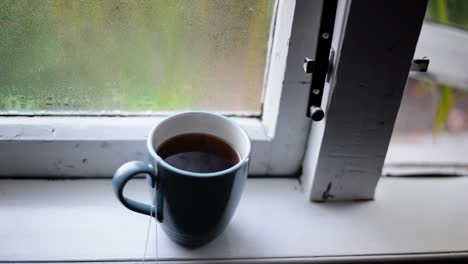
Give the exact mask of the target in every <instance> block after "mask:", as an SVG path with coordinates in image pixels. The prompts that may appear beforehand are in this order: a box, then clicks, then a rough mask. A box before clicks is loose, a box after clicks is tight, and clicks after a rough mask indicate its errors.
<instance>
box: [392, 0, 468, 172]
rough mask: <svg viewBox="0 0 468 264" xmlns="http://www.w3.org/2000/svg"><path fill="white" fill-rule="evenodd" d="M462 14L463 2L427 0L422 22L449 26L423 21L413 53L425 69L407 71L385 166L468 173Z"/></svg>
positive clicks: (466, 7)
mask: <svg viewBox="0 0 468 264" xmlns="http://www.w3.org/2000/svg"><path fill="white" fill-rule="evenodd" d="M434 10H436V11H437V12H436V11H434ZM467 18H468V1H464V0H447V1H439V0H436V1H434V0H432V1H430V2H429V7H428V12H427V14H426V21H429V20H430V21H438V22H442V23H444V24H447V25H450V26H449V27H445V26H444V27H440V26H437V25H434V24H431V23H425V24H424V25H423V28H422V31H421V35H420V39H419V42H418V46H417V49H416V55H415V56H416V57H417V58H420V57H421V56H427V57H428V58H429V59H430V63H429V70H428V72H427V73H411V74H410V78H409V80H408V82H407V85H406V88H405V92H404V95H403V100H402V102H401V106H400V110H399V113H398V117H397V121H396V124H395V127H394V130H393V136H392V139H391V142H390V147H389V150H388V153H387V159H386V165H395V166H397V167H398V166H400V168H399V170H400V171H402V172H405V173H407V172H409V173H410V174H411V171H413V172H414V173H416V174H418V173H419V172H422V173H424V174H425V173H431V172H435V173H447V174H453V173H456V174H463V173H466V172H468V72H467V71H466V69H467V67H468V48H467V47H468V31H463V30H459V28H458V27H460V28H465V29H468V23H467V22H468V20H467ZM452 25H455V26H456V27H457V28H455V27H452ZM401 166H403V167H404V166H408V168H410V167H411V166H413V167H414V168H413V170H412V169H409V170H406V171H405V170H401ZM418 166H419V169H416V167H418ZM428 166H433V167H430V168H431V169H428V168H429V167H428ZM432 168H434V170H433V169H432ZM431 170H432V171H431ZM384 171H385V170H384ZM461 172H462V173H461ZM388 173H389V174H392V171H391V170H390V171H388Z"/></svg>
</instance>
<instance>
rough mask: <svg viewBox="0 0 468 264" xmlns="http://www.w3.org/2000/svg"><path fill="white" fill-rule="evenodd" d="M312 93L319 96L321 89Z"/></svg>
mask: <svg viewBox="0 0 468 264" xmlns="http://www.w3.org/2000/svg"><path fill="white" fill-rule="evenodd" d="M312 93H313V94H315V95H318V94H319V93H320V90H319V89H314V90H312Z"/></svg>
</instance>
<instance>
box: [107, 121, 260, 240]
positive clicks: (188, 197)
mask: <svg viewBox="0 0 468 264" xmlns="http://www.w3.org/2000/svg"><path fill="white" fill-rule="evenodd" d="M186 133H205V134H210V135H214V136H217V137H219V138H221V139H223V140H224V141H225V142H227V143H229V144H230V145H231V147H233V148H234V149H235V150H236V151H237V152H238V153H239V156H240V158H239V160H240V161H239V162H238V163H237V164H235V165H234V166H232V167H230V168H228V169H226V170H223V171H218V172H213V173H194V172H189V171H184V170H180V169H178V168H175V167H173V166H171V165H169V164H168V163H166V162H165V161H164V160H163V159H162V158H161V157H160V156H159V155H158V153H157V152H156V150H157V149H158V146H159V145H160V144H162V143H163V142H164V141H166V140H167V139H169V138H172V137H174V136H177V135H181V134H186ZM147 148H148V153H149V162H148V163H146V162H142V161H130V162H127V163H125V164H124V165H122V166H121V167H120V168H119V169H118V170H117V171H116V172H115V174H114V177H113V179H112V186H113V189H114V192H115V194H116V195H117V198H118V199H119V200H120V202H121V203H122V204H123V205H124V206H126V207H127V208H128V209H130V210H132V211H135V212H138V213H142V214H146V215H153V216H156V219H157V220H158V221H159V222H160V223H161V226H162V228H163V230H164V231H165V232H166V234H167V235H168V236H169V238H171V239H172V240H173V241H175V242H176V243H178V244H180V245H183V246H186V247H198V246H201V245H203V244H206V243H208V242H210V241H211V240H213V239H214V238H216V237H217V236H218V235H219V234H221V233H222V232H223V231H224V229H225V228H226V226H227V225H228V224H229V222H230V220H231V218H232V216H233V214H234V211H235V210H236V208H237V205H238V203H239V200H240V197H241V195H242V192H243V189H244V185H245V183H246V180H247V174H248V167H249V159H250V158H249V157H250V150H251V142H250V139H249V137H248V136H247V133H246V132H245V131H244V130H243V129H242V128H240V127H239V126H238V125H237V124H236V123H234V122H233V121H232V120H230V119H228V118H226V117H224V116H221V115H218V114H213V113H207V112H187V113H181V114H176V115H173V116H170V117H168V118H166V119H165V120H163V121H162V122H161V123H160V124H159V125H157V126H156V127H154V128H153V129H152V130H151V132H150V133H149V136H148V139H147ZM139 174H146V175H148V176H147V177H148V183H149V184H148V185H149V188H151V190H152V191H153V193H154V191H155V193H156V195H155V197H153V199H155V200H154V201H153V202H155V204H156V212H154V211H153V209H152V208H153V207H152V206H151V205H149V204H144V203H141V202H137V201H135V200H132V199H130V198H127V197H125V196H124V194H123V189H124V187H125V185H126V183H127V182H128V181H129V180H130V179H132V178H133V177H134V176H136V175H139Z"/></svg>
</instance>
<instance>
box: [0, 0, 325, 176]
mask: <svg viewBox="0 0 468 264" xmlns="http://www.w3.org/2000/svg"><path fill="white" fill-rule="evenodd" d="M321 4H322V2H321V1H310V2H309V1H298V2H297V3H296V2H295V1H282V0H279V1H269V0H265V1H250V0H242V1H185V0H184V1H170V2H167V1H145V2H143V1H141V2H140V1H131V2H121V1H103V2H96V1H69V2H63V1H55V0H48V1H16V0H6V1H2V2H1V3H0V15H1V17H2V19H1V20H0V27H1V28H2V30H1V31H0V39H1V42H0V54H1V55H0V57H1V58H2V60H1V61H0V71H1V73H0V115H1V117H0V149H1V152H0V175H1V176H7V177H16V176H19V177H22V176H26V177H36V176H45V177H61V176H64V177H109V176H111V175H112V174H113V172H114V171H115V170H116V169H117V168H118V166H119V165H120V164H122V163H123V162H125V161H129V160H134V159H137V160H145V159H146V150H145V143H144V141H145V138H146V135H147V133H148V131H149V130H150V129H151V127H153V126H155V125H157V124H158V123H159V122H160V121H161V120H162V119H163V118H164V117H165V116H167V115H169V114H171V113H174V112H179V111H187V110H197V111H198V110H200V111H215V112H219V113H223V114H225V115H227V116H230V117H232V118H233V119H235V120H236V121H237V122H238V123H239V124H241V126H242V127H243V128H244V129H245V130H246V131H247V132H248V134H249V136H250V137H251V139H252V142H253V153H252V160H251V171H250V174H252V175H293V174H297V173H299V172H300V170H301V165H302V160H303V156H304V152H305V147H306V141H307V135H308V132H309V127H310V120H309V119H308V118H307V117H306V116H305V114H304V113H305V112H306V108H307V98H308V92H309V84H308V82H309V81H310V76H307V75H306V74H304V72H303V71H302V66H301V63H302V60H303V57H304V56H308V57H313V55H314V53H315V45H316V40H315V39H316V35H317V30H318V24H319V23H318V21H319V19H320V12H321Z"/></svg>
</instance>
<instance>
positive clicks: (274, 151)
mask: <svg viewBox="0 0 468 264" xmlns="http://www.w3.org/2000/svg"><path fill="white" fill-rule="evenodd" d="M321 4H322V1H310V3H308V1H297V2H296V1H288V0H277V1H276V3H275V8H274V14H273V18H272V28H271V31H270V32H271V33H270V40H269V44H268V46H269V52H268V55H267V61H266V70H265V78H264V80H265V81H264V98H263V107H262V116H261V118H258V117H249V116H232V118H233V119H234V120H235V121H237V122H238V123H239V124H240V125H241V126H242V127H243V128H244V129H245V130H246V131H247V133H248V134H249V136H250V137H251V139H252V143H253V152H252V158H251V167H250V174H251V175H262V176H284V175H297V174H298V173H299V172H300V171H301V166H302V160H303V156H304V152H305V148H306V142H307V135H308V132H309V127H310V120H309V119H308V118H307V117H306V116H305V112H306V108H307V101H306V100H307V97H308V90H309V82H310V76H308V75H307V74H304V72H303V71H302V67H301V63H302V59H303V57H304V56H309V57H312V56H311V55H313V54H314V53H315V46H316V35H317V34H316V32H317V31H318V21H319V18H320V11H321V8H320V6H321ZM296 5H299V6H296ZM295 40H297V41H295ZM169 114H171V113H170V112H165V113H161V114H158V115H155V116H145V117H131V116H118V117H116V116H114V117H112V116H97V117H91V116H40V113H39V115H38V116H9V115H5V116H1V118H0V131H1V132H0V149H2V150H4V151H2V152H0V177H48V178H49V177H73V178H75V177H111V176H112V174H113V173H114V171H115V170H116V169H117V168H118V166H119V165H120V164H122V163H124V162H126V161H129V160H134V159H137V160H146V150H145V140H146V136H147V133H148V132H149V131H150V129H151V128H152V127H153V126H155V125H157V124H158V123H159V122H161V120H162V119H163V118H164V117H165V116H167V115H169Z"/></svg>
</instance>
